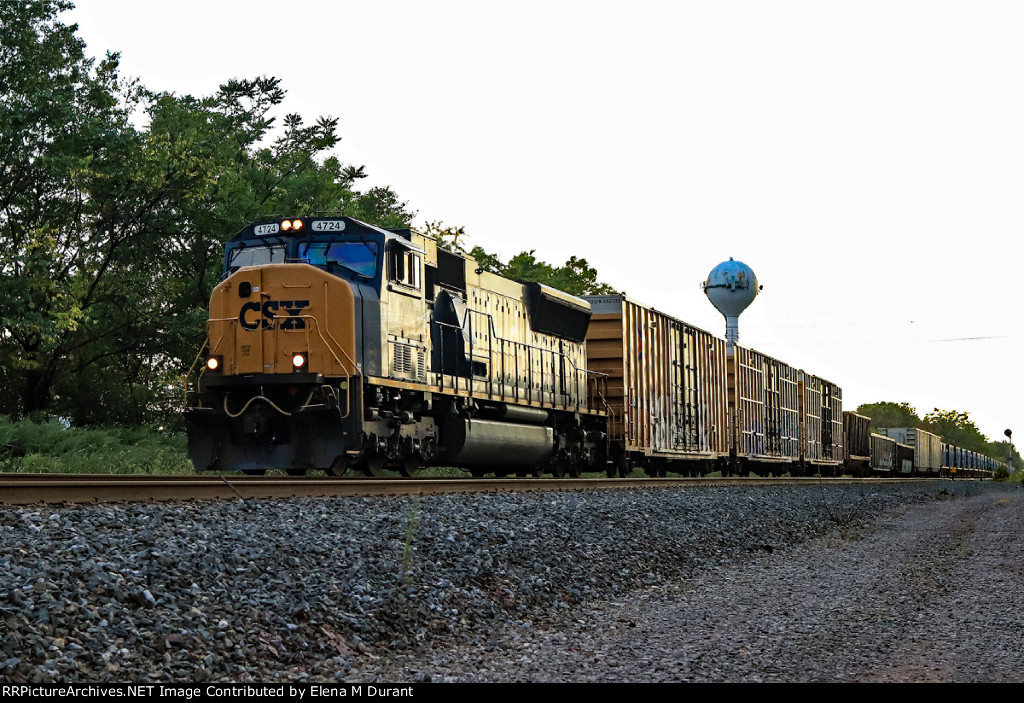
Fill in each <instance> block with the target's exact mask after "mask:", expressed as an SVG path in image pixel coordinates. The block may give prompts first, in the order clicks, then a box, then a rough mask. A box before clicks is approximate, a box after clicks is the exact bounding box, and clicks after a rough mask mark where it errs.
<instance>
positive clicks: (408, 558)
mask: <svg viewBox="0 0 1024 703" xmlns="http://www.w3.org/2000/svg"><path fill="white" fill-rule="evenodd" d="M421 502H422V498H421V496H419V495H416V496H413V499H412V503H411V504H410V506H409V516H408V518H406V521H405V548H404V550H403V551H402V581H403V582H404V583H405V584H407V585H408V584H409V583H411V582H412V575H411V574H410V573H409V567H411V566H412V542H413V540H414V539H415V538H416V532H417V531H419V529H420V520H421V517H420V503H421Z"/></svg>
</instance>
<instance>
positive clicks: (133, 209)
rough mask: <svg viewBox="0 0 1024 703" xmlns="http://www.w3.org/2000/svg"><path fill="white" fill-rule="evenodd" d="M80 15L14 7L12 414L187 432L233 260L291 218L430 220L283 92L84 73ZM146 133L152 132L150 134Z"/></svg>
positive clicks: (0, 203) (3, 78)
mask: <svg viewBox="0 0 1024 703" xmlns="http://www.w3.org/2000/svg"><path fill="white" fill-rule="evenodd" d="M69 7H70V4H69V3H68V2H64V1H63V0H40V1H39V2H24V3H18V2H11V3H0V87H2V88H3V90H0V245H2V246H0V274H2V276H0V370H2V373H0V383H2V384H3V386H2V388H0V390H2V391H3V392H2V393H0V412H5V413H8V414H15V415H20V414H29V413H34V412H41V411H57V412H61V413H66V414H68V415H69V416H70V417H72V418H73V419H74V421H75V422H76V423H78V424H104V423H108V422H116V423H118V424H138V423H140V422H144V421H147V420H149V419H152V418H153V417H154V413H156V415H157V416H159V415H160V414H162V413H167V414H168V415H177V405H178V403H179V402H180V399H179V398H178V394H179V386H180V377H181V375H182V374H183V372H184V371H185V370H187V368H188V365H189V364H190V362H191V361H192V358H193V356H194V354H195V353H196V350H197V349H198V347H199V346H200V344H201V342H202V337H203V329H204V320H205V318H206V305H207V303H208V301H209V296H210V292H211V290H212V288H213V286H214V284H215V283H216V281H217V279H218V278H219V275H220V270H221V269H220V262H221V258H222V254H223V245H224V242H225V241H226V240H227V239H228V238H230V237H231V236H232V235H233V234H234V233H235V232H237V231H238V230H239V229H240V228H241V227H243V226H244V225H245V224H246V223H247V222H249V221H251V220H253V219H256V218H257V217H262V216H266V215H268V214H275V213H282V212H283V213H295V214H306V213H310V212H317V211H333V212H341V213H343V214H351V215H353V216H356V217H359V218H360V219H365V220H368V221H370V222H372V223H374V224H380V225H384V226H400V225H402V224H407V223H408V221H409V220H410V219H411V218H412V216H413V214H414V213H410V212H408V211H407V209H406V205H405V203H403V202H401V201H400V200H399V199H398V197H397V196H396V195H395V194H394V193H393V192H392V191H391V190H390V189H388V188H373V189H370V190H369V191H367V192H365V193H362V192H359V191H358V190H356V188H355V184H356V182H357V181H358V180H359V179H361V178H363V177H364V176H365V171H364V169H363V167H361V166H360V167H353V166H346V165H343V164H341V163H340V162H339V160H338V159H337V158H336V157H333V156H330V155H328V152H329V150H330V149H332V148H333V147H334V146H335V145H336V144H337V143H338V141H339V139H340V137H339V136H338V134H337V120H336V119H333V118H319V119H318V120H316V121H314V122H313V123H311V124H306V123H304V121H303V119H302V118H301V117H300V116H299V115H295V114H288V115H286V116H285V117H284V118H283V120H282V122H281V127H280V128H277V127H276V124H275V118H274V117H273V113H274V111H275V110H277V109H279V107H280V106H281V104H282V103H283V100H284V97H285V92H284V90H283V89H282V88H281V86H280V82H279V81H278V80H277V79H275V78H256V79H252V80H231V81H228V82H227V83H225V84H224V85H223V86H222V87H221V88H220V90H219V91H218V92H217V93H216V94H214V95H211V96H207V97H201V98H195V97H192V96H188V95H186V96H177V95H174V94H171V93H152V92H150V91H147V90H145V89H144V88H143V87H141V86H138V85H135V84H132V83H124V82H123V81H121V80H120V78H119V77H118V73H117V70H118V63H117V55H116V54H109V55H108V56H107V57H106V58H105V59H104V60H103V61H100V62H98V63H97V62H95V61H93V60H92V59H87V58H85V56H84V52H83V49H84V44H83V43H82V41H81V40H80V39H78V38H77V37H76V36H75V34H74V33H75V29H76V28H75V27H74V26H67V25H64V24H62V23H61V22H59V21H58V19H57V15H58V13H59V12H61V11H63V10H66V9H68V8H69ZM140 116H141V117H143V118H145V119H144V123H145V124H146V126H145V127H141V128H140V127H136V126H135V125H136V124H137V123H139V121H140V120H138V119H136V118H138V117H140Z"/></svg>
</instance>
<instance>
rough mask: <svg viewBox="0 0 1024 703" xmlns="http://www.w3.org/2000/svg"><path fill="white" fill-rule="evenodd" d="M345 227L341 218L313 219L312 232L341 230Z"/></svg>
mask: <svg viewBox="0 0 1024 703" xmlns="http://www.w3.org/2000/svg"><path fill="white" fill-rule="evenodd" d="M343 229H345V222H344V221H343V220H313V231H314V232H341V231H342V230H343Z"/></svg>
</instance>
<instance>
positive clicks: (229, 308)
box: [209, 264, 357, 377]
mask: <svg viewBox="0 0 1024 703" xmlns="http://www.w3.org/2000/svg"><path fill="white" fill-rule="evenodd" d="M209 324H210V355H211V356H214V355H220V357H221V361H222V368H221V370H220V373H221V374H223V375H241V376H245V375H254V374H255V375H268V374H269V375H276V374H289V375H291V374H294V373H296V372H301V373H316V374H322V375H323V376H324V377H342V376H349V375H353V374H356V373H357V370H356V368H355V357H356V342H355V300H354V296H353V293H352V289H351V287H350V286H349V284H348V283H347V282H346V281H343V280H341V279H339V278H338V277H336V276H331V275H330V274H327V273H325V272H323V271H321V270H319V269H317V268H315V267H313V266H309V265H306V264H270V265H266V266H255V267H249V268H243V269H241V270H239V271H238V272H237V273H236V274H235V275H233V276H231V277H230V278H228V279H227V280H226V281H224V282H223V283H221V284H220V285H219V286H217V288H216V289H214V292H213V297H212V298H211V300H210V323H209Z"/></svg>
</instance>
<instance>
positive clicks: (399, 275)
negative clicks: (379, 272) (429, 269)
mask: <svg viewBox="0 0 1024 703" xmlns="http://www.w3.org/2000/svg"><path fill="white" fill-rule="evenodd" d="M420 263H421V259H420V255H419V254H417V253H415V252H412V251H409V250H408V249H401V248H396V249H393V250H392V251H391V253H390V255H389V257H388V278H389V280H391V281H392V282H394V283H399V284H401V285H403V286H408V287H410V288H416V289H417V290H418V289H419V287H420Z"/></svg>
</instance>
